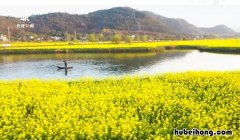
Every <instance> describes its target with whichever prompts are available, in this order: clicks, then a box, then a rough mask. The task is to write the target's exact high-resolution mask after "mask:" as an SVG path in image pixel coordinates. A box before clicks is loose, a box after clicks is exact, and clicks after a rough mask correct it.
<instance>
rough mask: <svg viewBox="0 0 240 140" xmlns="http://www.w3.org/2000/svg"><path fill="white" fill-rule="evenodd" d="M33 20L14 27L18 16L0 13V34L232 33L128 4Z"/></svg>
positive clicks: (217, 34)
mask: <svg viewBox="0 0 240 140" xmlns="http://www.w3.org/2000/svg"><path fill="white" fill-rule="evenodd" d="M29 19H30V22H31V23H34V28H32V29H17V28H16V24H18V23H19V19H18V18H15V17H4V16H1V17H0V34H6V33H7V27H8V26H9V27H10V29H11V34H12V36H13V37H16V36H23V35H26V34H35V35H42V36H64V35H65V34H66V33H68V34H72V35H73V34H74V33H82V34H89V33H113V34H114V33H116V32H118V33H122V34H135V33H139V34H154V35H159V36H168V35H170V36H171V35H215V36H234V35H235V34H236V33H235V31H233V30H232V29H230V28H229V27H226V26H225V25H217V26H215V27H212V28H199V27H196V26H194V25H192V24H190V23H188V22H187V21H186V20H184V19H174V18H167V17H163V16H161V15H157V14H154V13H151V12H148V11H138V10H135V9H132V8H129V7H115V8H111V9H107V10H98V11H95V12H91V13H88V14H85V15H77V14H68V13H48V14H43V15H33V16H31V17H29Z"/></svg>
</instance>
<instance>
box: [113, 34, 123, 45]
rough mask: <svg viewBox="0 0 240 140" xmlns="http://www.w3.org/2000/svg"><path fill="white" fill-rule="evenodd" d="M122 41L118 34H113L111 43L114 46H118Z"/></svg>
mask: <svg viewBox="0 0 240 140" xmlns="http://www.w3.org/2000/svg"><path fill="white" fill-rule="evenodd" d="M121 40H122V37H121V36H120V35H119V34H115V35H114V36H113V38H112V42H113V43H115V44H119V43H120V42H121Z"/></svg>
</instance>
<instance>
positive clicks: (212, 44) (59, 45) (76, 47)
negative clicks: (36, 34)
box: [0, 39, 240, 53]
mask: <svg viewBox="0 0 240 140" xmlns="http://www.w3.org/2000/svg"><path fill="white" fill-rule="evenodd" d="M162 48H168V49H170V48H172V49H173V48H177V49H199V50H202V51H215V52H230V53H231V52H233V53H234V52H235V53H240V40H236V39H225V40H186V41H159V42H134V43H131V44H127V43H120V44H112V43H109V42H105V43H87V44H81V43H80V42H74V43H73V45H69V43H68V42H41V43H37V42H14V43H12V44H11V46H10V47H7V48H6V49H5V50H4V49H3V48H2V49H0V53H38V52H41V53H44V52H45V53H47V52H49V53H53V52H115V51H116V52H118V51H119V52H128V51H130V52H135V51H136V52H141V51H142V52H148V51H159V49H160V50H161V49H162Z"/></svg>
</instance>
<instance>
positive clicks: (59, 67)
mask: <svg viewBox="0 0 240 140" xmlns="http://www.w3.org/2000/svg"><path fill="white" fill-rule="evenodd" d="M57 67H58V69H72V68H73V67H61V66H57Z"/></svg>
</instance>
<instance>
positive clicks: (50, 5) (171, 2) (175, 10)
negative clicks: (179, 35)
mask: <svg viewBox="0 0 240 140" xmlns="http://www.w3.org/2000/svg"><path fill="white" fill-rule="evenodd" d="M112 7H132V8H134V9H137V10H140V11H151V12H154V13H156V14H159V15H162V16H165V17H170V18H183V19H185V20H187V21H188V22H190V23H192V24H194V25H196V26H198V27H212V26H215V25H218V24H225V25H227V26H229V27H231V28H232V29H234V30H236V31H238V32H240V19H239V18H238V17H239V15H240V1H239V0H98V1H97V0H56V1H55V0H51V1H50V0H41V1H33V0H20V1H16V0H7V1H2V2H1V4H0V15H2V16H14V17H23V16H30V15H36V14H46V13H50V12H67V13H70V14H87V13H89V12H93V11H96V10H101V9H109V8H112Z"/></svg>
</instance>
